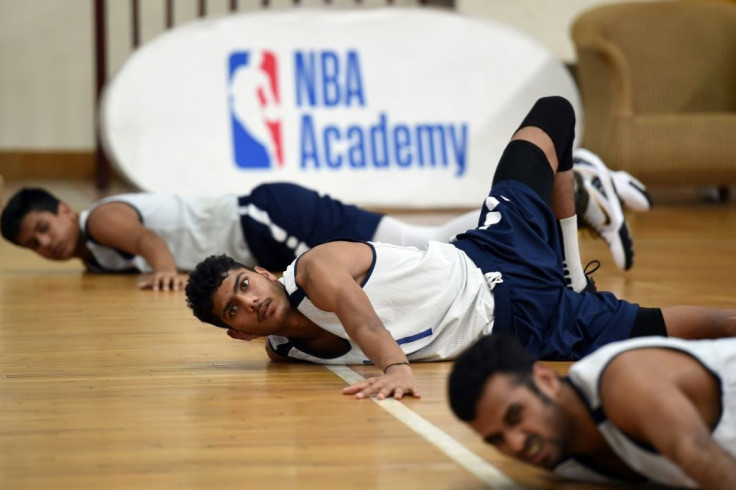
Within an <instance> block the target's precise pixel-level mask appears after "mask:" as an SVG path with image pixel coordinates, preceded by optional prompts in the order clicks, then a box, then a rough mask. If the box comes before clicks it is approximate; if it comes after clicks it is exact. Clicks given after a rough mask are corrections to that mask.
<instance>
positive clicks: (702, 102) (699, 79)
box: [572, 1, 736, 188]
mask: <svg viewBox="0 0 736 490" xmlns="http://www.w3.org/2000/svg"><path fill="white" fill-rule="evenodd" d="M572 39H573V42H574V44H575V47H576V50H577V55H578V83H579V87H580V92H581V95H582V102H583V109H584V117H585V123H584V128H585V132H584V134H583V139H584V146H585V147H587V148H589V149H590V150H592V151H594V152H596V153H598V154H599V155H600V156H601V158H603V159H604V160H605V161H606V163H607V164H609V165H610V166H611V167H613V168H617V169H621V170H626V171H628V172H630V173H632V174H634V175H635V176H637V177H638V178H639V179H641V180H642V181H643V182H644V183H645V184H647V185H649V186H654V185H694V186H709V185H714V186H719V187H722V188H723V187H725V186H729V185H733V184H736V4H734V3H714V2H688V1H657V2H638V3H618V4H611V5H605V6H601V7H597V8H594V9H592V10H589V11H587V12H584V13H583V14H581V15H580V16H579V17H578V18H577V19H576V21H575V22H574V24H573V27H572Z"/></svg>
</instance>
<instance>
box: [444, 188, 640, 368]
mask: <svg viewBox="0 0 736 490" xmlns="http://www.w3.org/2000/svg"><path fill="white" fill-rule="evenodd" d="M479 223H480V226H479V228H476V229H475V230H469V231H467V232H466V233H463V234H461V235H459V236H458V238H457V240H456V241H455V242H454V245H455V246H456V247H458V248H459V249H461V250H463V251H464V252H465V253H466V254H467V255H468V256H469V257H470V258H471V259H472V260H473V262H475V263H476V264H477V265H478V267H479V268H480V269H481V270H482V271H483V272H484V273H485V272H496V271H498V272H501V274H502V275H503V282H502V283H499V284H496V285H495V287H494V289H493V293H494V300H495V319H494V327H493V331H494V332H497V331H498V332H507V333H510V334H512V335H514V336H515V337H516V338H517V339H518V340H519V341H520V342H521V343H522V345H524V346H525V347H526V348H527V349H528V350H529V351H530V352H531V353H532V354H535V355H536V356H538V357H539V358H540V359H547V360H577V359H580V358H581V357H583V356H585V355H586V354H588V353H590V352H592V351H594V350H595V349H597V348H598V347H600V346H602V345H604V344H607V343H609V342H613V341H615V340H623V339H627V338H629V334H630V333H631V328H632V326H633V324H634V319H635V317H636V313H637V310H638V309H639V306H638V305H636V304H632V303H627V302H625V301H621V300H618V299H617V298H616V297H615V296H614V295H613V294H611V293H607V292H600V293H576V292H574V291H572V290H571V289H569V288H568V287H567V286H566V283H565V278H564V273H563V269H562V246H561V239H560V230H559V223H558V221H557V219H556V218H555V216H554V214H553V213H552V210H551V209H550V208H549V206H548V205H547V203H546V202H544V201H543V200H542V199H541V198H540V197H539V196H538V195H537V193H536V192H534V191H533V190H532V189H531V188H529V187H527V186H526V185H525V184H523V183H521V182H518V181H516V180H503V181H501V182H499V183H497V184H494V186H493V188H492V189H491V193H490V196H489V197H488V198H486V201H485V203H484V205H483V209H482V211H481V216H480V221H479ZM486 224H487V226H484V225H486Z"/></svg>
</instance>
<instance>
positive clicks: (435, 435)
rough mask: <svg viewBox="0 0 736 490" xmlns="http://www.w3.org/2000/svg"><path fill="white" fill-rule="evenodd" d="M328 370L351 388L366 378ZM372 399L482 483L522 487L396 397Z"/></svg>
mask: <svg viewBox="0 0 736 490" xmlns="http://www.w3.org/2000/svg"><path fill="white" fill-rule="evenodd" d="M325 367H326V368H327V369H329V370H330V371H332V372H333V373H335V374H336V375H338V376H339V377H341V378H342V379H343V380H345V381H346V382H347V383H348V384H351V385H352V384H356V383H360V382H361V381H364V380H365V378H363V377H362V376H361V375H359V374H358V373H356V372H355V371H353V370H352V369H350V368H349V367H347V366H331V365H326V366H325ZM371 399H372V400H373V401H374V402H376V403H377V404H378V405H379V406H380V407H381V408H383V409H384V410H386V411H387V412H388V413H390V414H391V415H393V416H394V417H396V418H397V419H399V421H401V422H403V423H404V424H405V425H406V426H408V427H409V428H410V429H412V430H413V431H414V432H416V433H417V434H419V435H420V436H422V437H424V438H425V439H426V440H428V441H429V442H431V443H432V444H433V445H434V446H435V447H436V448H437V449H439V450H440V451H442V452H443V453H445V454H446V455H447V456H448V457H449V458H450V459H452V460H453V461H455V462H456V463H457V464H459V465H460V466H462V467H463V468H465V469H466V470H468V471H469V472H470V473H472V474H473V475H475V476H476V477H478V478H479V479H480V480H481V481H483V482H485V483H487V484H488V485H490V486H492V487H493V488H499V489H512V488H513V489H517V488H522V487H521V486H519V485H518V484H516V483H514V481H513V480H511V479H509V478H508V477H507V476H506V475H504V474H503V473H501V472H500V471H499V470H498V469H496V467H495V466H493V465H492V464H490V463H488V462H487V461H486V460H484V459H483V458H481V457H480V456H478V455H477V454H475V453H474V452H472V451H470V450H469V449H468V448H466V447H465V446H463V445H462V444H460V443H459V442H457V441H456V440H455V439H453V438H452V437H450V436H449V435H447V434H445V433H444V432H442V431H441V430H440V429H438V428H437V427H435V426H434V425H432V424H431V423H429V422H428V421H427V420H426V419H424V418H423V417H421V416H420V415H418V414H417V413H415V412H413V411H412V410H411V409H409V408H408V407H407V406H406V405H404V404H403V403H401V402H399V401H398V400H395V399H393V398H386V399H384V400H377V399H376V398H375V397H371Z"/></svg>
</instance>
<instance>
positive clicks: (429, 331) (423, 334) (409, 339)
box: [396, 328, 432, 345]
mask: <svg viewBox="0 0 736 490" xmlns="http://www.w3.org/2000/svg"><path fill="white" fill-rule="evenodd" d="M430 335H432V329H431V328H428V329H427V330H425V331H424V332H419V333H417V334H414V335H410V336H408V337H403V338H401V339H396V343H397V344H399V345H401V344H408V343H409V342H414V341H415V340H419V339H423V338H424V337H429V336H430Z"/></svg>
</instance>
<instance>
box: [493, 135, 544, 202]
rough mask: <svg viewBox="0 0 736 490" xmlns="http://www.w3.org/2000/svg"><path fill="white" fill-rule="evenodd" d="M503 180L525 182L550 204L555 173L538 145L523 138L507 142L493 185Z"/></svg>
mask: <svg viewBox="0 0 736 490" xmlns="http://www.w3.org/2000/svg"><path fill="white" fill-rule="evenodd" d="M503 180H517V181H519V182H521V183H523V184H526V185H527V186H529V187H531V188H532V190H534V192H536V193H537V194H538V195H539V197H541V198H542V199H543V200H544V201H545V202H546V203H548V204H550V200H551V197H552V187H553V186H554V181H555V174H554V172H552V167H550V166H549V163H548V162H547V156H546V155H545V154H544V152H543V151H542V150H541V149H540V148H539V147H538V146H536V145H534V144H532V143H530V142H528V141H525V140H514V141H512V142H511V143H509V144H508V145H507V146H506V149H505V150H504V152H503V155H501V160H500V161H499V162H498V167H496V173H495V174H494V176H493V185H496V184H497V183H499V182H501V181H503Z"/></svg>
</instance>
